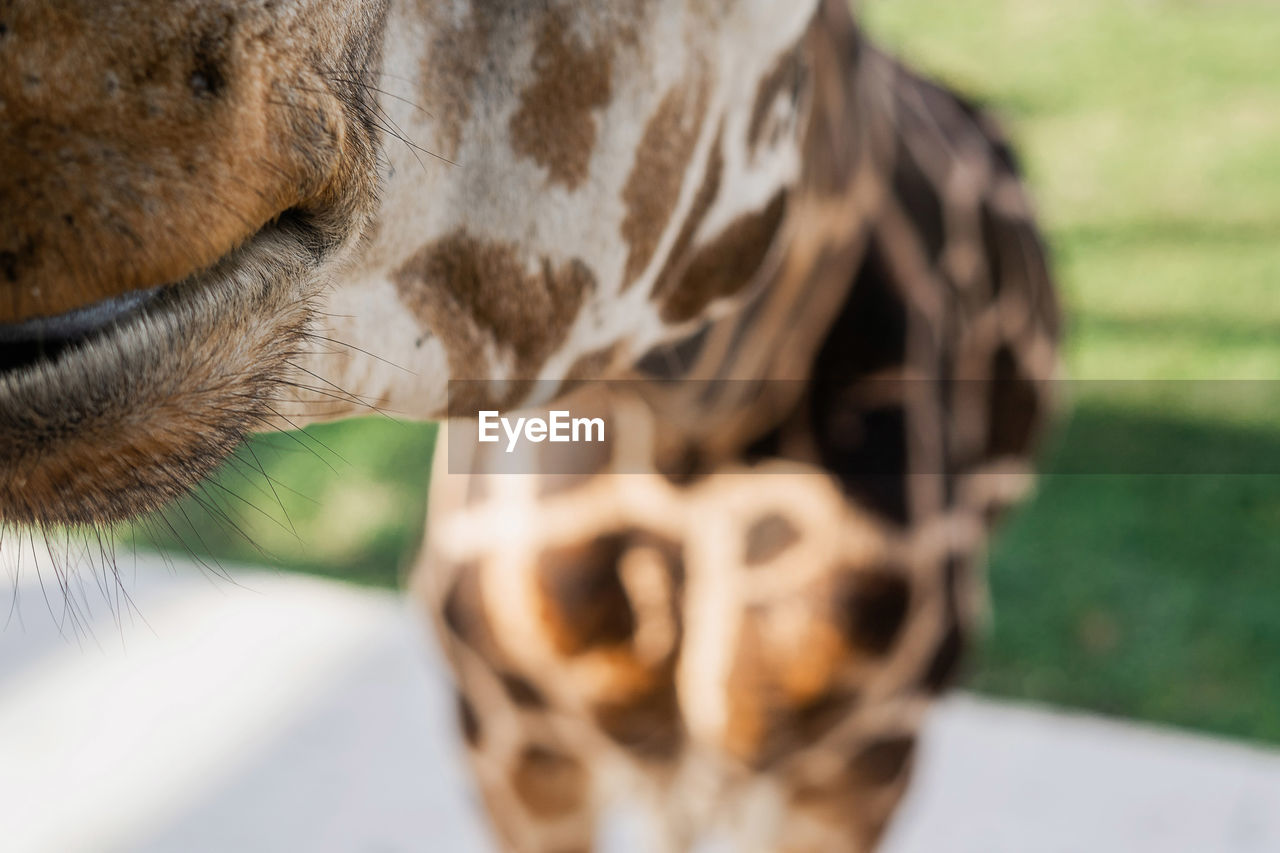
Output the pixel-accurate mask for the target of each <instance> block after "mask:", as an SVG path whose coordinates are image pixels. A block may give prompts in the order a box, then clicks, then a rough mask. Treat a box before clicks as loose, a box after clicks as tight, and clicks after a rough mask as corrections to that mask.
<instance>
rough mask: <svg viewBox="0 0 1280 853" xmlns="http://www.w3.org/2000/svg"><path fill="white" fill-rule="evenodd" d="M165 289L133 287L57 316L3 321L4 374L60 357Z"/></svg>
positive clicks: (0, 370) (0, 364) (0, 352)
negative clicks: (13, 321) (7, 322)
mask: <svg viewBox="0 0 1280 853" xmlns="http://www.w3.org/2000/svg"><path fill="white" fill-rule="evenodd" d="M162 290H164V286H162V287H154V288H151V289H149V290H138V291H132V292H130V293H126V294H123V295H121V296H115V297H112V298H110V299H104V300H103V301H101V302H96V303H94V304H93V305H88V306H86V307H84V308H77V309H75V310H73V311H68V312H67V313H65V314H59V315H57V316H55V317H39V318H36V319H34V320H25V321H23V322H21V323H10V324H7V325H0V374H4V373H9V372H12V371H16V370H20V369H22V368H25V367H30V366H32V365H34V364H37V363H39V362H42V361H46V362H52V361H56V360H57V359H58V357H59V356H60V355H61V354H62V353H63V352H65V351H67V350H68V349H70V348H72V347H76V346H79V345H81V344H85V343H88V342H89V341H91V340H93V339H94V338H96V337H99V336H100V335H102V334H104V333H106V332H108V331H110V330H111V329H112V328H114V327H115V326H118V325H119V324H120V323H122V322H124V321H126V320H128V319H130V318H131V317H134V316H137V315H138V314H140V313H141V312H142V311H144V310H146V307H147V306H148V305H150V304H151V303H153V302H154V301H155V300H156V297H157V296H158V295H159V294H160V292H161V291H162Z"/></svg>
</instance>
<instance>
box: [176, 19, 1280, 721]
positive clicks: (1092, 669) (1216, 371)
mask: <svg viewBox="0 0 1280 853" xmlns="http://www.w3.org/2000/svg"><path fill="white" fill-rule="evenodd" d="M862 8H863V15H864V19H865V20H866V21H867V22H868V26H869V28H870V29H871V31H872V32H873V33H874V34H876V36H877V37H878V38H879V39H880V41H881V42H882V43H884V44H886V45H888V46H890V47H892V48H893V49H895V50H896V51H898V52H899V53H902V54H904V55H905V56H907V57H908V58H909V59H910V60H911V61H912V62H913V63H914V64H915V65H917V66H918V67H921V68H924V69H926V70H928V71H930V72H932V73H933V74H935V75H937V76H940V77H941V78H943V79H944V80H946V81H947V82H949V83H951V84H952V85H955V86H957V87H958V88H960V89H962V90H964V91H966V92H968V93H969V94H971V95H974V96H976V97H978V98H979V99H980V100H982V101H984V102H986V103H988V104H990V105H991V106H992V107H994V108H995V109H996V110H997V112H998V113H999V114H1000V115H1002V116H1003V117H1004V119H1005V120H1006V123H1007V124H1008V126H1009V128H1010V130H1011V132H1012V135H1013V137H1014V139H1015V141H1016V142H1017V144H1018V147H1019V150H1020V152H1021V153H1022V155H1023V159H1024V161H1025V163H1026V166H1027V170H1028V173H1029V177H1030V180H1031V183H1032V185H1033V187H1034V189H1035V191H1036V196H1037V199H1038V201H1039V206H1040V208H1041V211H1042V214H1043V218H1044V221H1045V223H1046V225H1047V228H1048V231H1049V235H1050V241H1051V244H1052V248H1053V252H1054V256H1055V261H1056V265H1057V270H1058V274H1059V276H1060V279H1061V282H1062V285H1063V287H1064V296H1065V300H1066V303H1067V306H1068V310H1069V318H1070V329H1069V338H1068V342H1067V350H1066V364H1067V368H1068V373H1069V375H1071V376H1072V377H1075V378H1081V379H1118V378H1127V379H1146V380H1157V379H1159V380H1178V379H1222V378H1234V379H1255V380H1280V289H1278V288H1277V282H1280V240H1277V235H1280V144H1278V143H1280V62H1277V61H1276V60H1275V55H1276V46H1277V45H1280V15H1277V14H1276V13H1275V11H1276V10H1275V6H1274V5H1273V3H1271V2H1270V0H1266V2H1263V0H1256V2H1249V0H1232V2H1207V0H1205V1H1204V2H1195V0H1181V1H1180V2H1175V0H1078V2H1074V3H1061V2H1054V0H948V2H946V3H938V2H932V0H931V1H930V2H926V0H866V2H864V3H863V4H862ZM1099 387H1101V386H1099ZM1167 387H1168V386H1165V385H1153V386H1143V388H1144V389H1145V390H1146V392H1147V393H1134V394H1125V393H1114V388H1113V389H1112V393H1096V394H1092V393H1091V392H1090V386H1088V385H1087V384H1086V385H1083V386H1077V390H1079V392H1080V397H1079V398H1078V399H1077V400H1076V405H1075V408H1074V413H1073V415H1072V416H1071V418H1070V419H1069V420H1068V421H1067V422H1066V423H1064V424H1063V425H1062V427H1061V428H1060V430H1059V431H1058V434H1057V435H1056V437H1055V439H1054V440H1053V441H1052V442H1051V443H1050V450H1049V451H1048V454H1047V455H1048V467H1049V469H1050V470H1051V471H1054V472H1069V471H1097V470H1105V469H1106V466H1107V465H1108V460H1115V459H1116V458H1118V457H1117V454H1123V453H1134V452H1137V451H1139V450H1141V451H1143V452H1145V453H1146V454H1147V456H1148V458H1150V459H1153V460H1159V459H1162V458H1163V459H1170V460H1185V459H1198V460H1204V464H1205V465H1207V466H1210V467H1212V469H1213V470H1221V471H1249V470H1252V469H1257V468H1259V467H1267V468H1269V470H1271V471H1276V470H1280V422H1276V420H1275V418H1274V415H1275V413H1276V411H1277V407H1276V406H1275V405H1274V397H1275V394H1274V389H1272V393H1270V394H1264V395H1258V396H1259V397H1260V398H1261V399H1260V398H1255V396H1253V395H1250V394H1249V393H1243V394H1237V395H1234V396H1232V395H1227V396H1226V398H1225V402H1218V403H1216V404H1215V405H1213V406H1212V407H1211V408H1210V409H1208V410H1206V409H1205V407H1203V406H1201V407H1199V408H1196V407H1193V406H1190V405H1188V404H1186V401H1184V400H1181V399H1180V398H1179V396H1178V394H1177V393H1176V392H1174V393H1169V392H1167V391H1165V392H1163V393H1162V392H1160V390H1159V389H1161V388H1167ZM1259 387H1261V384H1259ZM1267 397H1270V398H1271V399H1270V400H1267V399H1265V398H1267ZM1269 403H1270V404H1269ZM434 435H435V433H434V429H433V428H432V427H431V426H428V425H409V424H400V423H396V422H392V421H388V420H386V419H376V418H375V419H363V420H360V421H355V422H350V423H346V424H339V425H330V426H324V427H317V428H314V429H311V430H308V431H307V432H306V433H305V434H302V435H299V436H293V437H291V436H271V437H264V438H261V439H259V440H257V441H255V442H253V443H252V444H251V445H250V447H249V448H248V449H247V450H246V451H245V453H242V454H241V456H240V457H239V459H238V461H237V462H236V463H235V464H234V465H233V466H232V468H231V469H230V470H229V471H228V472H227V473H226V474H224V476H223V477H222V478H220V480H219V481H218V484H217V485H213V486H210V487H208V488H207V489H206V490H205V492H204V496H203V498H202V499H203V500H204V501H205V502H206V503H207V504H213V505H216V507H217V509H216V510H215V512H213V513H208V512H201V511H200V508H199V507H197V506H188V507H186V508H182V509H180V510H179V511H177V512H171V513H169V515H168V519H169V523H170V524H172V525H173V528H174V530H175V531H176V533H177V537H175V536H174V535H173V533H171V532H169V531H165V530H161V529H159V528H153V529H154V531H155V533H154V535H153V536H152V538H153V539H154V540H158V541H160V542H161V544H167V545H168V546H170V547H178V545H177V541H176V539H177V538H180V539H181V540H182V542H183V543H184V544H183V545H182V546H181V547H187V548H191V549H192V550H194V551H196V552H198V553H212V554H215V555H217V556H218V557H219V558H220V559H227V560H231V561H241V560H243V561H256V562H261V561H263V560H271V561H272V562H274V563H276V564H278V565H281V566H285V567H290V568H295V569H299V570H303V571H308V572H314V573H319V574H323V575H329V576H335V577H344V578H348V579H352V580H355V581H358V582H361V583H371V584H380V585H391V584H394V583H397V582H398V580H399V579H400V577H401V575H402V573H403V571H404V569H405V567H406V566H407V565H408V563H409V561H410V560H411V559H412V557H413V554H414V552H415V550H416V548H417V546H418V543H419V540H420V526H421V519H422V517H423V513H424V512H425V506H426V495H425V484H426V482H427V479H428V469H429V460H430V453H431V446H432V444H433V442H434ZM303 445H309V446H310V447H309V448H307V447H304V446H303ZM1118 448H1119V449H1118ZM317 456H319V457H322V458H323V460H325V464H322V463H321V462H319V461H318V460H317V458H316V457H317ZM259 464H261V465H262V466H263V467H264V468H265V469H266V471H267V472H268V473H269V475H270V477H271V481H272V483H273V484H274V488H273V487H272V486H271V485H268V486H267V487H265V488H264V487H263V484H262V481H261V478H260V477H259V478H254V479H256V480H257V482H258V486H257V487H256V489H257V492H256V493H253V491H252V490H250V489H248V488H247V487H246V485H245V483H246V481H245V479H244V477H243V476H242V473H239V472H237V471H236V470H235V468H237V467H240V468H242V469H244V468H250V467H252V468H256V467H258V465H259ZM1152 464H1155V463H1152ZM1213 466H1216V467H1213ZM231 491H235V492H237V493H240V494H243V495H245V496H246V497H248V498H249V499H250V500H252V501H253V503H255V504H256V505H257V506H258V507H259V509H260V510H264V511H265V513H266V514H267V515H270V516H272V518H273V519H274V520H270V519H267V518H265V517H264V516H263V514H262V513H260V512H259V511H257V510H253V509H250V508H249V507H248V506H247V505H242V504H241V503H238V502H237V501H236V499H234V498H231V497H230V492H231ZM277 499H278V502H277ZM281 507H282V508H283V509H285V510H287V515H288V518H289V521H288V522H283V521H282V520H281V518H282V513H281V511H280V509H281ZM188 517H189V518H191V519H193V520H194V525H195V527H192V526H191V525H190V524H189V523H188V522H187V521H186V519H187V518H188ZM199 519H204V520H199ZM232 522H234V523H235V525H236V526H237V527H240V528H243V529H244V530H245V532H246V533H247V534H248V538H252V539H253V540H254V542H256V543H257V547H255V546H252V545H250V544H249V542H248V541H247V538H246V537H244V536H242V535H241V534H239V533H237V532H236V531H235V530H234V529H232V524H231V523H232ZM990 573H991V586H992V599H993V605H994V613H995V618H994V623H993V627H992V630H991V632H990V634H989V636H988V637H987V638H986V641H985V642H984V644H983V647H982V650H981V653H980V654H979V656H978V660H977V662H976V667H975V672H974V674H973V679H972V682H971V683H973V684H975V685H976V686H977V687H978V688H979V689H981V690H985V691H988V692H991V693H995V694H999V695H1005V696H1014V697H1021V698H1029V699H1036V700H1045V701H1051V702H1055V703H1060V704H1065V705H1072V706H1078V707H1083V708H1088V709H1094V710H1098V711H1103V712H1107V713H1113V714H1120V715H1125V716H1132V717H1139V718H1144V719H1149V720H1157V721H1162V722H1167V723H1174V724H1178V725H1183V726H1189V727H1195V728H1200V729H1205V730H1209V731H1215V732H1220V733H1224V734H1231V735H1238V736H1244V737H1252V738H1258V739H1265V740H1269V741H1272V742H1280V477H1277V476H1261V475H1254V476H1246V475H1231V476H1209V475H1199V476H1189V475H1163V476H1162V475H1153V474H1146V475H1119V474H1115V475H1100V474H1091V475H1081V474H1069V473H1052V474H1050V475H1048V476H1046V477H1045V478H1043V480H1042V482H1041V485H1040V488H1039V490H1038V493H1037V495H1036V497H1035V498H1034V499H1033V500H1032V501H1031V502H1030V503H1029V504H1028V505H1026V506H1025V507H1024V508H1023V509H1022V510H1021V511H1020V512H1018V513H1017V514H1016V515H1015V516H1014V518H1013V519H1012V520H1011V521H1010V523H1009V524H1008V525H1007V527H1006V528H1005V530H1004V531H1003V535H1002V536H1001V537H1000V539H999V540H998V542H997V544H996V546H995V549H994V552H993V554H992V558H991V567H990Z"/></svg>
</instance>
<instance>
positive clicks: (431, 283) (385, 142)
mask: <svg viewBox="0 0 1280 853" xmlns="http://www.w3.org/2000/svg"><path fill="white" fill-rule="evenodd" d="M814 6H816V0H813V2H810V3H794V4H793V3H778V2H774V1H773V0H741V2H730V1H729V0H624V2H619V3H608V4H599V3H588V2H585V0H562V2H551V3H545V4H533V3H520V2H511V0H452V2H427V0H323V2H322V0H120V2H114V3H101V2H97V0H52V2H50V0H0V163H3V164H4V167H3V168H0V199H3V204H0V521H19V522H34V523H38V524H48V523H60V522H79V523H99V522H110V521H113V520H117V519H121V518H125V517H129V516H133V515H136V514H138V513H141V512H144V511H147V510H150V509H153V508H156V507H157V506H159V505H161V504H163V503H165V502H167V501H169V500H171V499H173V498H175V497H177V496H178V495H180V494H182V493H183V492H184V491H185V489H186V488H187V487H188V486H190V485H191V484H192V483H193V482H194V481H196V480H197V479H199V478H200V477H201V476H203V475H204V474H206V473H207V472H208V471H209V470H210V469H211V468H212V467H213V466H214V465H216V464H217V463H218V462H219V461H220V460H221V459H222V458H224V457H225V456H226V455H227V454H228V453H229V452H230V451H231V450H232V449H233V448H234V447H235V445H236V444H237V443H238V442H239V441H240V440H241V439H242V438H243V437H244V436H245V435H246V434H247V433H249V432H252V431H255V430H259V429H271V428H279V427H281V426H284V425H290V424H300V423H305V422H308V421H312V420H316V419H321V418H330V417H337V416H343V415H347V414H351V413H356V412H358V411H360V410H361V409H362V408H363V405H362V404H363V403H364V402H369V403H374V404H376V405H378V406H380V407H382V408H384V409H386V410H390V411H392V412H395V413H400V414H405V415H409V416H415V417H436V416H439V415H441V414H442V413H443V412H444V410H445V407H446V389H447V387H448V383H449V381H450V380H451V379H464V378H465V379H485V380H491V381H492V382H493V383H494V386H493V387H494V388H496V389H498V390H497V391H496V392H495V394H496V396H498V397H499V398H500V399H498V400H497V401H496V402H498V404H500V405H514V404H517V403H520V402H524V401H526V400H527V399H528V397H529V395H530V393H531V391H530V389H531V388H533V387H534V386H533V385H532V383H531V382H530V381H529V380H532V379H534V378H544V379H548V378H549V379H553V380H557V379H559V380H564V379H569V378H574V377H575V376H580V375H582V374H584V373H592V374H599V373H602V372H604V371H606V370H607V369H608V367H609V366H611V365H624V364H627V363H630V362H632V361H634V360H635V359H636V358H638V357H639V356H641V355H642V354H643V353H644V352H645V351H646V350H647V349H648V348H650V347H652V346H653V345H655V344H657V343H659V342H661V341H662V340H664V339H667V338H670V337H671V336H672V335H676V334H679V333H680V331H681V330H682V329H688V328H689V325H690V324H691V323H694V322H696V321H697V320H698V319H700V318H702V317H704V316H706V314H708V313H709V312H712V311H714V310H715V308H716V305H717V304H718V300H720V299H721V298H722V297H725V296H729V295H731V294H729V293H728V292H726V291H725V289H724V288H722V287H720V285H719V284H718V283H717V281H716V277H715V276H710V277H705V276H704V277H703V278H704V279H709V281H708V283H706V284H705V285H700V286H699V287H690V286H683V279H682V277H686V278H687V276H686V275H685V273H686V272H687V270H688V269H689V268H691V267H695V266H696V265H697V264H698V263H699V262H700V259H699V257H698V250H699V249H700V248H701V249H704V250H706V251H707V252H712V253H715V252H718V253H720V255H719V256H720V257H729V258H735V259H736V261H735V262H737V263H739V264H740V263H741V259H742V256H743V255H745V256H746V258H747V260H748V262H749V263H754V264H756V265H761V264H763V263H764V262H765V255H766V251H767V249H768V247H769V246H770V245H771V242H772V238H773V235H774V233H775V232H776V231H777V230H778V229H779V228H780V227H781V223H782V220H783V216H782V212H783V208H784V204H783V198H784V194H783V188H785V187H786V186H787V185H789V183H791V182H793V181H794V180H795V178H796V175H797V174H798V169H799V157H798V155H797V153H796V150H795V147H796V146H795V145H794V144H792V142H793V140H794V138H795V137H796V136H797V134H796V133H793V132H791V131H792V130H793V129H795V128H798V127H800V125H802V124H803V122H802V121H801V120H800V116H801V114H802V102H803V100H804V98H803V97H802V89H803V87H802V85H801V83H802V80H801V79H800V76H801V75H799V74H798V73H796V72H795V71H794V69H793V63H789V62H788V61H787V57H788V55H789V51H791V50H792V49H793V48H794V46H795V44H796V42H797V40H798V39H799V38H800V36H801V33H802V32H803V31H804V28H805V26H806V24H807V23H808V20H809V19H810V18H811V17H812V14H813V8H814ZM737 249H742V250H743V251H741V252H735V250H737ZM726 253H727V254H726ZM749 271H750V270H748V272H749ZM538 387H546V386H545V384H540V385H539V386H538Z"/></svg>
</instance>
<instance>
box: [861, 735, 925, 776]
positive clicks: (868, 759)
mask: <svg viewBox="0 0 1280 853" xmlns="http://www.w3.org/2000/svg"><path fill="white" fill-rule="evenodd" d="M915 746H916V742H915V738H912V737H909V736H907V735H902V736H900V737H891V738H885V739H884V740H879V741H876V742H874V743H871V744H869V745H867V746H865V747H863V749H862V750H861V751H860V752H859V753H858V754H857V755H855V756H854V757H853V760H852V761H850V762H849V769H850V770H851V771H852V772H853V775H854V777H855V778H856V779H857V780H858V781H859V782H862V783H863V784H866V785H888V784H889V783H890V782H892V781H893V780H895V779H897V778H898V777H899V776H900V775H902V772H903V771H904V770H905V769H906V767H907V763H908V762H909V761H910V760H911V756H912V754H913V753H914V752H915Z"/></svg>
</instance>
